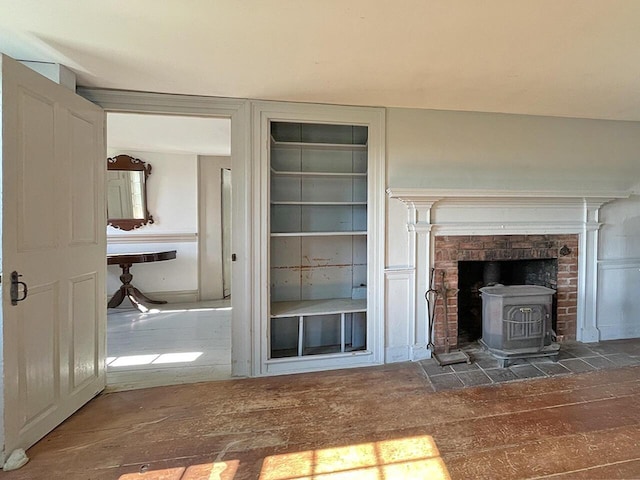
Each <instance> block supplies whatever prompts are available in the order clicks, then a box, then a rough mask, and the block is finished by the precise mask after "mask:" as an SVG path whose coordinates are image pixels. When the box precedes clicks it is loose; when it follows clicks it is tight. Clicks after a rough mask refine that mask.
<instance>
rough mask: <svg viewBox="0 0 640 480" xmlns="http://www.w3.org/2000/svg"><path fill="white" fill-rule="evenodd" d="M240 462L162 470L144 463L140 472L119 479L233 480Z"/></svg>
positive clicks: (231, 461) (233, 461) (229, 461)
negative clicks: (151, 467) (152, 468)
mask: <svg viewBox="0 0 640 480" xmlns="http://www.w3.org/2000/svg"><path fill="white" fill-rule="evenodd" d="M239 463H240V462H239V461H238V460H228V461H226V462H214V463H203V464H200V465H190V466H188V467H175V468H164V469H161V470H151V469H149V468H148V467H149V466H148V465H142V466H141V467H140V471H139V472H135V473H125V474H124V475H120V477H119V478H118V480H233V478H234V477H235V476H236V472H237V471H238V464H239Z"/></svg>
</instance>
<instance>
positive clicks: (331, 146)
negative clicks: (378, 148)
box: [271, 137, 368, 151]
mask: <svg viewBox="0 0 640 480" xmlns="http://www.w3.org/2000/svg"><path fill="white" fill-rule="evenodd" d="M271 146H272V147H276V148H296V149H297V148H307V149H310V150H362V151H366V150H367V148H368V146H367V145H366V144H362V143H311V142H280V141H278V140H276V139H274V138H273V137H271Z"/></svg>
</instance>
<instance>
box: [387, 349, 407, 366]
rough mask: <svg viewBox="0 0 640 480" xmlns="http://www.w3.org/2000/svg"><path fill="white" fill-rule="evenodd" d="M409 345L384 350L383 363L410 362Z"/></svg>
mask: <svg viewBox="0 0 640 480" xmlns="http://www.w3.org/2000/svg"><path fill="white" fill-rule="evenodd" d="M409 355H410V349H409V345H402V346H400V347H387V348H385V349H384V363H397V362H408V361H409V360H411V357H410V356H409Z"/></svg>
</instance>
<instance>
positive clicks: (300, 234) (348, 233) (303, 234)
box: [271, 230, 367, 237]
mask: <svg viewBox="0 0 640 480" xmlns="http://www.w3.org/2000/svg"><path fill="white" fill-rule="evenodd" d="M366 234H367V231H366V230H365V231H341V232H272V233H271V236H272V237H340V236H354V235H366Z"/></svg>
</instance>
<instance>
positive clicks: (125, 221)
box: [107, 155, 154, 230]
mask: <svg viewBox="0 0 640 480" xmlns="http://www.w3.org/2000/svg"><path fill="white" fill-rule="evenodd" d="M149 175H151V165H149V164H148V163H145V162H143V161H142V160H140V159H139V158H134V157H131V156H129V155H117V156H115V157H109V158H107V219H108V220H107V225H110V226H112V227H115V228H119V229H121V230H133V229H134V228H139V227H141V226H143V225H147V224H151V223H154V222H153V217H152V216H151V215H150V214H149V210H148V209H147V179H148V178H149Z"/></svg>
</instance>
